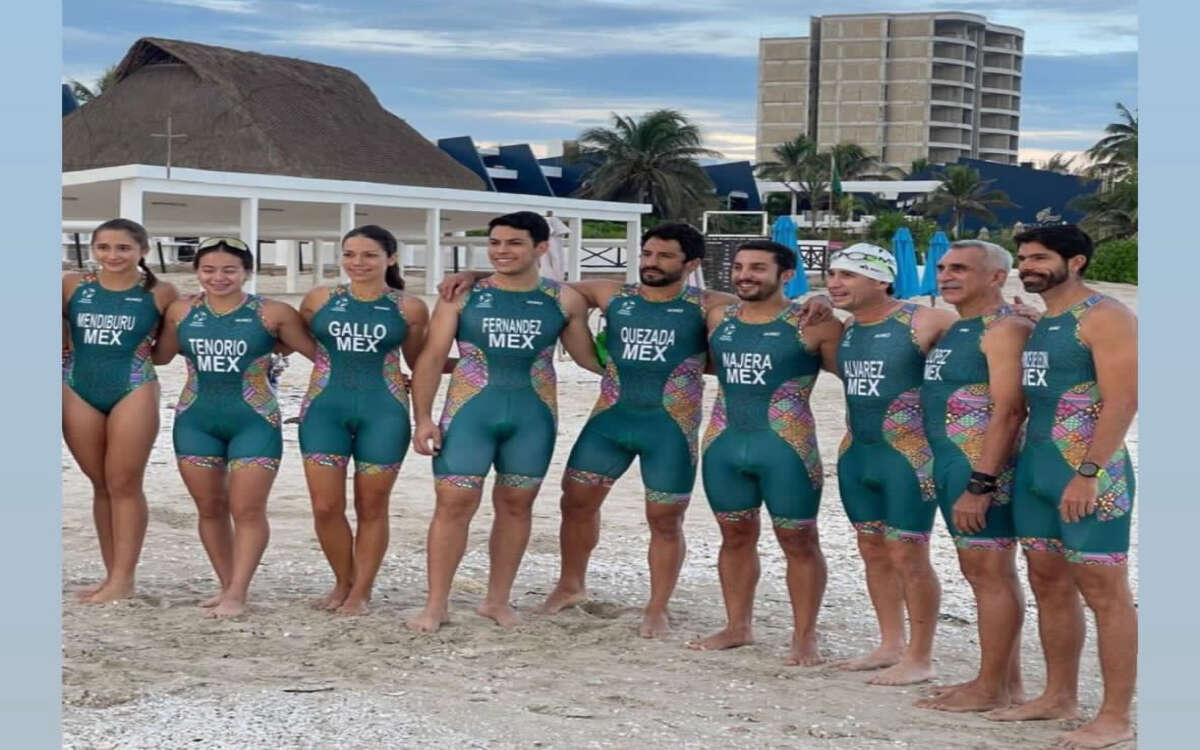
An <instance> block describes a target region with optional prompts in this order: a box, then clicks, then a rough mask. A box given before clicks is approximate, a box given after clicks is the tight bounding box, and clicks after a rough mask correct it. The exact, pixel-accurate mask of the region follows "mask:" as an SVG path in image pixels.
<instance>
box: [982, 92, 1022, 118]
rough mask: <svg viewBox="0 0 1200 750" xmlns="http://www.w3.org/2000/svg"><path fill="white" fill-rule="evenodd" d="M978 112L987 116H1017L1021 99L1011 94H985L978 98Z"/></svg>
mask: <svg viewBox="0 0 1200 750" xmlns="http://www.w3.org/2000/svg"><path fill="white" fill-rule="evenodd" d="M979 111H980V112H981V113H988V114H1002V115H1017V114H1020V112H1021V97H1019V96H1015V95H1013V94H991V93H986V92H985V93H983V94H982V95H981V96H980V98H979Z"/></svg>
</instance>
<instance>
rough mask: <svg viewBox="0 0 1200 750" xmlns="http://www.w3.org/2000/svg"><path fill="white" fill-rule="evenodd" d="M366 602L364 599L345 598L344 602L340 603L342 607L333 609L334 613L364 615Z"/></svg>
mask: <svg viewBox="0 0 1200 750" xmlns="http://www.w3.org/2000/svg"><path fill="white" fill-rule="evenodd" d="M367 601H368V600H366V599H358V598H354V599H350V598H347V599H346V601H344V602H342V606H340V607H338V608H337V609H335V610H334V612H336V613H337V614H339V615H352V616H358V615H365V614H366V613H367Z"/></svg>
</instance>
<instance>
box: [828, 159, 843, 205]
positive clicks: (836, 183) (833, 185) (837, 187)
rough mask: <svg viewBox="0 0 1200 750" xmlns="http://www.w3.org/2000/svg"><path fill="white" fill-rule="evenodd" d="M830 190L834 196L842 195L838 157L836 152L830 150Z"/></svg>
mask: <svg viewBox="0 0 1200 750" xmlns="http://www.w3.org/2000/svg"><path fill="white" fill-rule="evenodd" d="M829 192H830V193H832V194H833V197H834V198H840V197H842V180H841V178H840V177H838V168H837V158H836V155H835V154H834V152H832V151H830V152H829Z"/></svg>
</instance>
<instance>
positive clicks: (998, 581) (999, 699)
mask: <svg viewBox="0 0 1200 750" xmlns="http://www.w3.org/2000/svg"><path fill="white" fill-rule="evenodd" d="M1015 557H1016V550H1015V549H960V550H959V551H958V562H959V567H960V568H961V569H962V572H963V575H964V576H965V577H966V579H967V581H968V582H969V583H970V584H971V589H972V590H973V591H974V592H975V601H976V605H977V609H978V615H977V616H978V620H979V650H980V659H979V674H978V675H977V676H976V677H975V679H973V680H971V681H969V682H966V683H964V684H962V685H959V686H956V687H954V688H952V689H950V690H947V691H944V692H942V693H941V694H939V695H938V696H936V697H935V698H932V699H928V700H923V701H918V702H917V706H918V707H920V708H933V709H937V710H940V711H990V710H992V709H995V708H1004V707H1006V706H1008V705H1009V704H1011V703H1013V702H1014V701H1020V700H1023V699H1024V688H1023V686H1022V683H1021V671H1020V648H1021V623H1022V621H1023V620H1024V609H1025V602H1024V598H1023V597H1022V595H1021V582H1020V581H1019V580H1018V579H1017V568H1016V560H1015ZM1014 662H1015V664H1014Z"/></svg>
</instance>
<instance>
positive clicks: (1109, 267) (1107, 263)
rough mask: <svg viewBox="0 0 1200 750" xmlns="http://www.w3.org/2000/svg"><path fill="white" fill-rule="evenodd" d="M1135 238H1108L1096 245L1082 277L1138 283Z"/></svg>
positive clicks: (1136, 244)
mask: <svg viewBox="0 0 1200 750" xmlns="http://www.w3.org/2000/svg"><path fill="white" fill-rule="evenodd" d="M1137 246H1138V243H1137V240H1110V241H1108V242H1104V243H1102V244H1100V245H1097V246H1096V252H1095V254H1093V255H1092V262H1091V263H1090V264H1088V267H1087V271H1085V272H1084V277H1085V278H1089V279H1092V280H1094V281H1115V282H1119V283H1122V284H1136V283H1138V260H1137Z"/></svg>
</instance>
